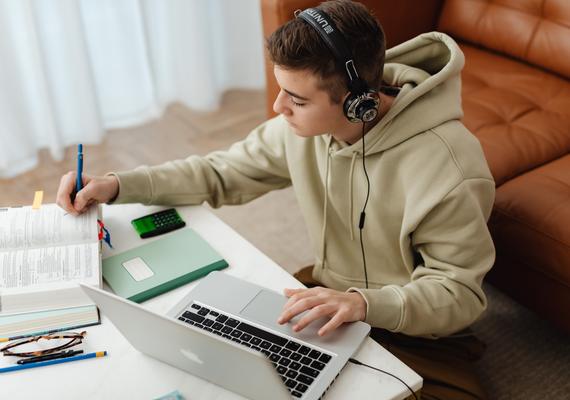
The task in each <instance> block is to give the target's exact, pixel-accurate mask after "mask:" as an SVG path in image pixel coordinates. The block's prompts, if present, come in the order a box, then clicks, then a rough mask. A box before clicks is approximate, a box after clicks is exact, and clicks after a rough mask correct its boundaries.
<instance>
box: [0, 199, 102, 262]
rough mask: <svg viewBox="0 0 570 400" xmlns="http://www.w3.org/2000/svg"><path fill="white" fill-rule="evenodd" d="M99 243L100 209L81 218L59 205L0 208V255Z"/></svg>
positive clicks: (91, 210)
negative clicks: (15, 251)
mask: <svg viewBox="0 0 570 400" xmlns="http://www.w3.org/2000/svg"><path fill="white" fill-rule="evenodd" d="M96 241H98V226H97V207H91V208H90V209H89V210H88V211H87V212H85V213H84V214H81V215H79V216H74V215H72V214H68V213H66V212H65V211H64V210H63V209H61V208H60V207H58V206H57V205H56V204H44V205H43V206H42V207H41V208H39V209H37V210H34V209H32V208H31V207H13V208H0V255H2V252H3V251H6V250H15V249H30V248H38V247H46V246H54V245H66V244H71V243H88V242H96Z"/></svg>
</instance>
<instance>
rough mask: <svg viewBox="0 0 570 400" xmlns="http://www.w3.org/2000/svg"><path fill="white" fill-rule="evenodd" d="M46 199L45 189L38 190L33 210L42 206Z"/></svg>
mask: <svg viewBox="0 0 570 400" xmlns="http://www.w3.org/2000/svg"><path fill="white" fill-rule="evenodd" d="M43 199H44V191H43V190H38V191H36V193H35V194H34V202H33V203H32V210H38V209H39V208H40V207H41V206H42V201H43Z"/></svg>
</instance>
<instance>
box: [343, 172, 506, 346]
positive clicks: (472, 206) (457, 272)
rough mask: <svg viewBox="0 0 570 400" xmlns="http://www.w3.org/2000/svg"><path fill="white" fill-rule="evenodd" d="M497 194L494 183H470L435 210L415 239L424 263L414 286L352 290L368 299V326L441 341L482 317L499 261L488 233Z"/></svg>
mask: <svg viewBox="0 0 570 400" xmlns="http://www.w3.org/2000/svg"><path fill="white" fill-rule="evenodd" d="M494 192H495V185H494V182H493V180H492V179H486V178H473V179H466V180H464V181H462V182H461V183H460V184H459V185H457V186H456V187H455V188H453V189H452V190H451V191H450V192H449V193H448V194H447V195H446V196H445V197H444V198H443V199H442V201H441V202H439V203H438V204H437V205H436V206H435V207H434V208H432V209H431V210H430V212H429V213H428V214H427V215H426V216H425V218H424V219H423V220H422V221H421V222H420V224H419V225H418V226H417V228H416V229H415V231H414V232H413V233H412V235H411V241H412V246H413V248H414V249H415V250H416V251H417V252H418V253H419V255H421V259H422V262H421V263H420V264H419V265H417V266H416V268H415V269H414V271H413V272H412V275H411V281H410V282H409V283H408V284H406V285H403V286H400V285H387V286H384V287H383V288H381V289H355V288H351V289H350V290H353V291H358V292H360V293H361V294H362V295H363V296H364V297H365V299H366V302H367V305H368V313H367V317H366V322H368V323H370V324H371V325H373V326H377V327H382V328H386V329H389V330H391V331H394V332H402V333H405V334H408V335H414V336H428V337H434V338H435V337H442V336H447V335H450V334H452V333H455V332H457V331H460V330H461V329H464V328H466V327H467V326H469V325H470V324H472V323H473V322H474V321H475V320H476V319H477V318H478V317H479V316H480V315H481V313H482V312H483V311H484V310H485V308H486V306H487V300H486V297H485V294H484V292H483V290H482V287H481V284H482V281H483V278H484V276H485V274H486V273H487V272H488V271H489V269H490V268H491V266H492V265H493V262H494V259H495V249H494V246H493V241H492V239H491V236H490V233H489V230H488V228H487V219H488V218H489V215H490V212H491V209H492V204H493V199H494Z"/></svg>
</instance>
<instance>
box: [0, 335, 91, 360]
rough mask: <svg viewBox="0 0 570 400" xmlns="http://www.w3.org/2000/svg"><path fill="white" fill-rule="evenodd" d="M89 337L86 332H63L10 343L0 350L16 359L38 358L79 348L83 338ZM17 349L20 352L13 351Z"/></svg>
mask: <svg viewBox="0 0 570 400" xmlns="http://www.w3.org/2000/svg"><path fill="white" fill-rule="evenodd" d="M85 335H87V332H86V331H83V332H81V333H77V332H61V333H58V334H50V335H40V336H32V337H29V338H26V339H23V340H19V341H17V342H14V343H10V344H8V345H6V346H4V347H2V348H1V349H0V352H2V353H3V354H4V356H16V357H37V356H43V355H46V354H51V353H55V352H57V351H59V350H63V349H68V348H70V347H73V346H77V345H78V344H81V343H82V342H83V338H84V337H85ZM15 347H19V350H20V351H13V350H12V349H14V348H15Z"/></svg>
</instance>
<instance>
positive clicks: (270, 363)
mask: <svg viewBox="0 0 570 400" xmlns="http://www.w3.org/2000/svg"><path fill="white" fill-rule="evenodd" d="M80 285H81V287H82V289H83V290H84V291H85V292H86V293H87V295H88V296H89V297H90V298H91V299H92V300H93V301H94V302H95V303H96V304H97V306H99V308H100V309H101V311H102V312H103V314H105V315H106V316H107V317H108V318H109V319H110V320H111V321H112V322H113V324H114V325H115V327H117V329H118V330H119V331H120V332H121V333H122V334H123V335H124V336H125V337H126V338H127V340H128V341H129V342H130V343H131V344H132V345H133V347H135V348H136V349H137V350H139V351H140V352H142V353H144V354H147V355H149V356H151V357H153V358H155V359H157V360H160V361H162V362H165V363H167V364H169V365H172V366H174V367H177V368H180V369H182V370H184V371H186V372H189V373H190V374H192V375H196V376H199V377H201V378H203V379H206V380H208V381H210V382H212V383H214V384H216V385H219V386H222V387H224V388H226V389H228V390H230V391H233V392H236V393H238V394H240V395H243V396H245V397H248V398H251V399H270V398H271V399H277V400H280V399H291V398H295V399H297V398H299V399H307V400H309V399H319V398H320V397H321V396H323V395H324V393H325V392H326V390H327V389H328V388H329V386H330V385H331V384H332V383H333V382H334V380H335V379H336V377H337V376H338V374H339V373H340V372H341V370H342V369H343V367H344V366H345V364H346V363H347V361H348V359H349V358H350V357H352V355H353V354H354V353H355V352H356V351H357V350H358V348H359V347H360V345H361V344H362V342H363V341H364V339H365V338H366V337H367V336H368V333H369V332H370V325H368V324H366V323H363V322H353V323H349V324H343V325H342V326H341V327H339V328H337V329H336V330H335V331H333V332H332V333H329V334H327V335H326V336H325V337H319V336H318V335H317V331H318V329H319V328H320V327H321V326H323V325H324V323H326V322H327V321H328V318H321V319H319V320H317V321H314V322H313V323H312V324H310V325H309V326H307V327H306V328H305V329H303V330H302V331H301V332H293V330H292V326H293V325H294V323H295V321H297V320H298V319H299V318H301V317H302V315H303V314H301V315H300V316H297V317H295V318H294V319H293V320H292V321H291V322H289V323H287V324H285V325H279V324H278V323H277V318H278V316H279V315H280V314H281V311H282V308H283V305H284V304H285V303H286V302H287V298H286V297H285V296H283V295H281V294H279V293H276V292H274V291H271V290H269V289H266V288H263V287H261V286H258V285H255V284H253V283H250V282H247V281H244V280H241V279H238V278H235V277H232V276H230V275H228V274H226V273H223V272H218V271H214V272H211V273H210V274H208V275H207V276H206V277H205V278H203V279H202V280H201V281H200V283H199V284H198V285H197V286H196V287H195V288H194V289H193V290H191V291H190V292H189V293H188V294H187V295H186V296H185V297H184V298H183V299H182V300H181V301H180V302H179V303H178V304H177V305H175V306H174V307H173V308H172V309H171V310H170V311H169V312H168V314H167V316H163V315H159V314H156V313H153V312H151V311H149V310H147V309H145V308H144V307H141V306H140V305H138V304H136V303H133V302H131V301H129V300H125V299H123V298H121V297H118V296H116V295H114V294H111V293H109V292H106V291H103V290H101V289H97V288H94V287H91V286H88V285H84V284H80ZM245 372H247V374H248V375H249V376H250V378H249V379H244V373H245Z"/></svg>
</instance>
